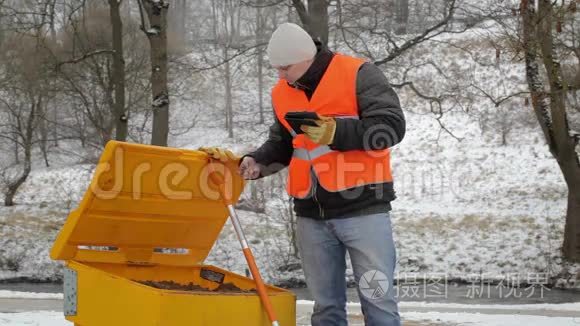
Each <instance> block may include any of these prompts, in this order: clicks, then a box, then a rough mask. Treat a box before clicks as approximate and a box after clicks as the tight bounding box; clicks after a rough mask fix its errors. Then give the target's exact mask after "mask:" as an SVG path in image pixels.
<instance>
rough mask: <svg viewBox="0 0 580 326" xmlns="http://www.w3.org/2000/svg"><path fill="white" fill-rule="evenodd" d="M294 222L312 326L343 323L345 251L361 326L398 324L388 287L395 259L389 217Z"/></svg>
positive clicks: (344, 309)
mask: <svg viewBox="0 0 580 326" xmlns="http://www.w3.org/2000/svg"><path fill="white" fill-rule="evenodd" d="M297 223H298V225H297V235H298V247H299V248H298V249H299V251H300V256H301V259H302V269H303V270H304V276H305V278H306V284H307V286H308V289H309V291H310V293H311V295H312V297H313V298H314V311H313V314H312V320H311V322H312V326H343V325H347V324H348V323H347V319H346V280H345V272H346V257H345V256H346V251H347V250H348V253H349V256H350V259H351V262H352V266H353V271H354V278H355V281H356V284H357V290H358V295H359V298H360V302H361V308H362V312H363V314H364V320H365V325H367V326H400V325H401V320H400V317H399V312H398V307H397V301H396V299H395V295H394V293H395V291H394V289H393V275H394V271H395V263H396V255H395V245H394V242H393V231H392V228H391V220H390V216H389V213H387V212H385V213H380V214H372V215H365V216H358V217H352V218H343V219H331V220H315V219H310V218H306V217H298V222H297ZM385 276H386V277H385ZM361 278H362V280H361Z"/></svg>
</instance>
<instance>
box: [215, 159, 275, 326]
mask: <svg viewBox="0 0 580 326" xmlns="http://www.w3.org/2000/svg"><path fill="white" fill-rule="evenodd" d="M209 169H210V170H209V172H210V179H211V180H212V182H213V183H215V184H216V185H217V186H218V189H219V192H220V194H221V196H222V198H223V201H224V204H225V205H226V206H227V208H228V210H229V212H230V219H231V220H232V224H233V225H234V230H235V231H236V234H237V236H238V240H239V241H240V245H241V246H242V251H243V253H244V256H245V257H246V262H247V263H248V267H249V268H250V272H251V273H252V278H253V279H254V282H256V290H257V291H258V296H259V297H260V301H262V306H263V307H264V310H266V314H267V315H268V319H270V321H271V322H272V326H279V324H278V318H277V317H276V313H275V312H274V308H273V307H272V302H271V301H270V297H269V296H268V292H267V290H266V286H265V285H264V281H263V280H262V276H261V275H260V270H259V269H258V266H257V265H256V259H255V258H254V255H253V254H252V250H251V249H250V247H249V246H248V241H246V237H245V235H244V231H243V230H242V226H241V224H240V220H239V219H238V215H237V213H236V211H235V209H234V203H233V199H232V198H228V197H227V196H226V189H225V187H226V185H225V180H224V179H223V178H221V177H219V176H218V175H217V173H215V168H214V167H213V165H212V159H210V165H209Z"/></svg>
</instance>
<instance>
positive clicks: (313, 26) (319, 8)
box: [292, 0, 328, 46]
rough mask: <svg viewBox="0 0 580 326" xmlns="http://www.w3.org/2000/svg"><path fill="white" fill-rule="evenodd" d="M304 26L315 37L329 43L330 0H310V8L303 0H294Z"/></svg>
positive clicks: (324, 43)
mask: <svg viewBox="0 0 580 326" xmlns="http://www.w3.org/2000/svg"><path fill="white" fill-rule="evenodd" d="M292 4H293V5H294V8H296V12H298V16H299V17H300V21H301V22H302V26H303V27H304V29H305V30H306V31H307V32H308V33H309V34H310V36H312V38H314V39H318V40H320V42H322V44H323V45H324V46H327V45H328V0H309V1H308V9H306V7H305V6H304V2H302V0H292Z"/></svg>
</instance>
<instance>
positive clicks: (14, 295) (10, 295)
mask: <svg viewBox="0 0 580 326" xmlns="http://www.w3.org/2000/svg"><path fill="white" fill-rule="evenodd" d="M0 298H3V299H60V300H62V299H63V294H62V293H36V292H22V291H9V290H0Z"/></svg>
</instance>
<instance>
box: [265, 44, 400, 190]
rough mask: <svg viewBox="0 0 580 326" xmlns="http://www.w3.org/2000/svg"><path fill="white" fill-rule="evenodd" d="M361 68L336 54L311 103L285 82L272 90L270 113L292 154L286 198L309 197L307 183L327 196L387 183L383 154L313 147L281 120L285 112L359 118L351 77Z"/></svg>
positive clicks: (356, 61) (359, 62) (388, 174)
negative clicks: (286, 136) (286, 137)
mask: <svg viewBox="0 0 580 326" xmlns="http://www.w3.org/2000/svg"><path fill="white" fill-rule="evenodd" d="M363 63H364V61H362V60H360V59H356V58H352V57H348V56H344V55H340V54H337V55H335V56H334V57H333V59H332V61H331V63H330V65H329V66H328V68H327V70H326V72H325V73H324V76H323V77H322V79H321V80H320V82H319V84H318V86H317V88H316V90H315V92H314V94H312V97H311V98H310V100H309V99H308V98H307V97H306V95H305V93H304V92H303V91H301V90H299V89H296V88H293V87H291V86H289V85H288V83H287V82H286V81H285V80H280V81H279V82H278V84H277V85H276V86H275V87H274V89H273V90H272V104H273V106H274V112H275V113H276V116H277V118H278V120H279V121H280V123H282V125H284V127H285V128H286V129H287V130H288V131H289V132H290V134H291V135H292V137H293V139H292V145H293V147H294V153H293V155H292V159H291V160H290V164H289V166H288V181H287V185H286V190H287V191H288V194H289V195H290V196H292V197H296V198H305V197H309V196H311V194H312V192H313V191H314V189H313V188H314V187H312V184H313V182H314V180H312V178H316V179H317V181H318V184H319V185H320V186H322V187H323V188H325V189H326V190H327V191H331V192H337V191H342V190H346V189H350V188H353V187H357V186H361V185H366V184H377V183H384V182H391V181H392V175H391V169H390V152H389V150H388V149H385V150H371V151H364V150H352V151H335V150H332V149H331V148H330V147H329V146H327V145H319V144H316V143H314V142H312V141H311V140H310V139H309V138H308V137H307V136H306V135H305V134H296V133H295V132H294V130H293V129H292V128H291V127H290V125H289V124H288V123H287V122H286V121H285V120H284V116H285V115H286V113H288V112H300V111H308V112H316V113H317V114H319V115H323V116H330V117H333V118H335V119H359V117H358V102H357V98H356V77H357V73H358V70H359V68H360V66H361V65H362V64H363Z"/></svg>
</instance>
